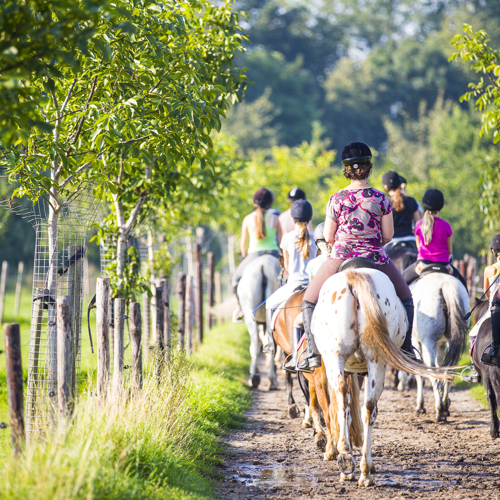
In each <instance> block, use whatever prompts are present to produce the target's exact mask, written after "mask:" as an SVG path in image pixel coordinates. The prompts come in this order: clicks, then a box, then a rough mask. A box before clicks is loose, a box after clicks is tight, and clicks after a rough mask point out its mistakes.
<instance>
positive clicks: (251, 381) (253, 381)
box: [248, 375, 260, 389]
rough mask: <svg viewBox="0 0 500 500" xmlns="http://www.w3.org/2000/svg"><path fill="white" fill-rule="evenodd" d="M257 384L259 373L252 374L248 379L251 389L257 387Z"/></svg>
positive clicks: (258, 382)
mask: <svg viewBox="0 0 500 500" xmlns="http://www.w3.org/2000/svg"><path fill="white" fill-rule="evenodd" d="M259 384H260V375H252V376H251V377H250V379H249V380H248V385H249V386H250V387H251V388H252V389H257V387H259Z"/></svg>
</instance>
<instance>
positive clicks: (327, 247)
mask: <svg viewBox="0 0 500 500" xmlns="http://www.w3.org/2000/svg"><path fill="white" fill-rule="evenodd" d="M324 227H325V223H324V222H322V223H321V224H318V225H317V226H316V229H315V230H314V243H316V246H317V247H318V254H317V257H316V258H315V259H311V260H310V261H309V264H307V267H306V273H307V274H308V275H309V282H311V281H312V280H313V278H314V275H315V274H316V273H317V272H318V270H319V268H320V267H321V266H322V265H323V263H324V262H325V261H326V259H328V256H329V255H330V252H331V251H332V247H333V245H332V244H331V243H327V241H326V240H325V236H324V234H323V229H324Z"/></svg>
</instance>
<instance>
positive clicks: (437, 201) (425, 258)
mask: <svg viewBox="0 0 500 500" xmlns="http://www.w3.org/2000/svg"><path fill="white" fill-rule="evenodd" d="M422 205H423V206H424V209H425V212H424V218H423V220H421V221H418V222H417V224H416V225H415V236H416V238H417V248H418V256H417V262H415V263H414V264H412V265H411V266H408V267H407V268H406V269H405V270H404V272H403V276H404V279H405V280H406V282H407V283H408V284H410V283H412V282H413V281H415V280H416V279H417V278H418V277H419V276H420V274H421V272H422V270H423V269H424V267H425V266H426V265H431V264H440V265H442V266H445V267H447V268H448V270H449V272H450V274H453V276H454V277H455V278H457V279H459V280H460V282H461V283H462V284H463V285H464V286H465V288H467V282H466V281H465V279H464V277H463V276H462V275H461V274H460V272H459V271H458V269H457V268H456V267H453V266H452V265H451V264H450V262H451V261H452V260H453V256H452V242H451V239H452V235H453V231H452V230H451V226H450V224H449V223H448V222H446V221H445V220H443V219H441V218H439V217H438V214H439V212H440V210H441V209H442V208H443V206H444V196H443V193H442V192H441V191H439V189H428V190H427V191H426V192H425V194H424V197H423V198H422Z"/></svg>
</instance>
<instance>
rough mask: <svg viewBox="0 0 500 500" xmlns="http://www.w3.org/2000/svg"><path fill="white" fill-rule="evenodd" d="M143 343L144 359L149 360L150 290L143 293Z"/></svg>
mask: <svg viewBox="0 0 500 500" xmlns="http://www.w3.org/2000/svg"><path fill="white" fill-rule="evenodd" d="M142 318H143V320H142V333H143V334H142V338H143V341H142V344H143V345H144V350H143V351H144V352H143V353H142V355H143V357H144V361H146V362H147V361H148V360H149V343H150V341H149V339H150V334H151V301H150V300H149V295H148V292H144V293H143V294H142Z"/></svg>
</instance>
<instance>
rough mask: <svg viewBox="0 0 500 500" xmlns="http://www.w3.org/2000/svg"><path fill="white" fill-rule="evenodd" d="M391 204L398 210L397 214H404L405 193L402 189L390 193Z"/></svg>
mask: <svg viewBox="0 0 500 500" xmlns="http://www.w3.org/2000/svg"><path fill="white" fill-rule="evenodd" d="M390 195H391V203H392V206H393V208H394V210H396V212H402V211H403V210H404V209H405V199H406V196H405V193H403V191H402V189H401V187H397V188H396V189H393V190H392V191H391V192H390Z"/></svg>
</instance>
